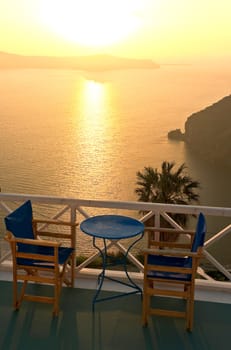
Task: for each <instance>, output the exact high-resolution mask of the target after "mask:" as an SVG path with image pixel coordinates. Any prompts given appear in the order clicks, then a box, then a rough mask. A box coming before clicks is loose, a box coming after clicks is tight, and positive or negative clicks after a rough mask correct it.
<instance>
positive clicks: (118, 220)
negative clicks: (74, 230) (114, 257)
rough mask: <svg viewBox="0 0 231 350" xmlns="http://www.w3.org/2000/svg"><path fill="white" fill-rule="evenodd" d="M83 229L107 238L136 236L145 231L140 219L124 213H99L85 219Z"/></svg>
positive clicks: (81, 226) (96, 235) (95, 235)
mask: <svg viewBox="0 0 231 350" xmlns="http://www.w3.org/2000/svg"><path fill="white" fill-rule="evenodd" d="M80 228H81V230H82V231H83V232H84V233H86V234H88V235H90V236H92V237H98V238H105V239H111V240H112V239H116V240H117V239H124V238H131V237H135V236H137V235H139V234H141V233H143V231H144V224H143V223H142V222H140V221H139V220H136V219H133V218H131V217H128V216H123V215H97V216H93V217H91V218H88V219H86V220H84V221H83V222H82V223H81V224H80Z"/></svg>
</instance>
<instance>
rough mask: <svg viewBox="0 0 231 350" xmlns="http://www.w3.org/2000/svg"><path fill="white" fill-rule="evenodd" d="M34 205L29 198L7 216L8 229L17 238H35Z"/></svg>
mask: <svg viewBox="0 0 231 350" xmlns="http://www.w3.org/2000/svg"><path fill="white" fill-rule="evenodd" d="M32 218H33V214H32V205H31V201H30V200H28V201H26V202H25V203H23V204H22V205H21V206H20V207H18V208H17V209H16V210H14V211H13V212H12V213H10V214H9V215H8V216H6V217H5V225H6V229H7V230H8V231H10V232H11V233H12V234H13V235H14V236H15V237H17V238H29V239H34V233H33V226H32Z"/></svg>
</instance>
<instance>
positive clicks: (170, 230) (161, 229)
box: [144, 226, 195, 236]
mask: <svg viewBox="0 0 231 350" xmlns="http://www.w3.org/2000/svg"><path fill="white" fill-rule="evenodd" d="M144 230H145V231H154V232H167V233H173V234H174V233H179V234H181V235H182V234H185V235H192V236H193V235H194V234H195V231H193V230H179V229H175V228H169V227H153V226H146V227H145V229H144Z"/></svg>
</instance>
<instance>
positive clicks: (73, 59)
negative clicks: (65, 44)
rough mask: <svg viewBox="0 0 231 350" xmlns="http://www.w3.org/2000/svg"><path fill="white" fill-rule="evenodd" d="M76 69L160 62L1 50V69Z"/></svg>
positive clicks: (150, 66)
mask: <svg viewBox="0 0 231 350" xmlns="http://www.w3.org/2000/svg"><path fill="white" fill-rule="evenodd" d="M20 68H21V69H26V68H32V69H76V70H83V71H90V72H92V71H93V72H101V71H109V70H121V69H156V68H159V64H157V63H155V62H153V61H152V60H149V59H132V58H124V57H117V56H110V55H100V54H99V55H90V56H67V57H54V56H49V57H48V56H23V55H17V54H12V53H7V52H0V69H20Z"/></svg>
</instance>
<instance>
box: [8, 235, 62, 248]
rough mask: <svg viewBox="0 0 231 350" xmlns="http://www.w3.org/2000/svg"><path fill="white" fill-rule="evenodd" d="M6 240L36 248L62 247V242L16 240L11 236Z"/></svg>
mask: <svg viewBox="0 0 231 350" xmlns="http://www.w3.org/2000/svg"><path fill="white" fill-rule="evenodd" d="M6 240H8V241H12V242H15V243H23V244H28V245H34V246H44V247H60V245H61V243H60V242H55V241H48V240H42V239H27V238H15V237H14V236H13V235H12V237H11V238H9V236H7V237H6Z"/></svg>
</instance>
